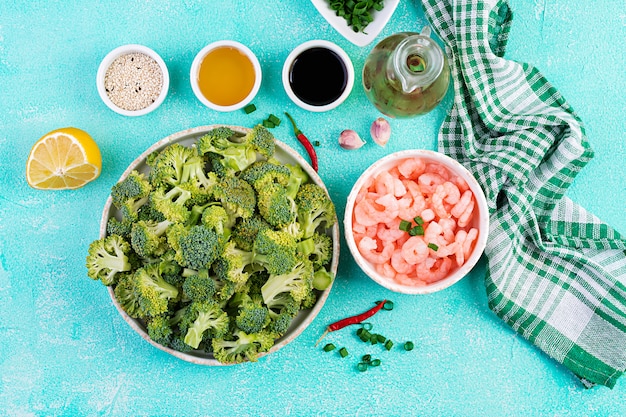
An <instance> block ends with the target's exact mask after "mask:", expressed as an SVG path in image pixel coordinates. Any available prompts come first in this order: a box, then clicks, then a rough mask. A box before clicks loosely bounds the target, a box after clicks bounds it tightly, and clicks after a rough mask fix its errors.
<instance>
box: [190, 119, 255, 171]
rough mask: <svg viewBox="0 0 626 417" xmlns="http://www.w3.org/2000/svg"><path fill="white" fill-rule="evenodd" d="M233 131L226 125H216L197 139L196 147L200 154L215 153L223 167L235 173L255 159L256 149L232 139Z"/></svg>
mask: <svg viewBox="0 0 626 417" xmlns="http://www.w3.org/2000/svg"><path fill="white" fill-rule="evenodd" d="M234 136H235V132H234V131H233V130H231V129H229V128H227V127H218V128H216V129H213V130H211V131H209V132H207V133H206V134H205V135H204V136H202V137H201V138H200V139H198V142H197V148H198V152H199V153H200V154H201V155H204V154H207V153H213V154H217V155H219V157H220V163H221V164H222V165H223V167H224V168H225V169H226V170H228V171H230V172H231V173H233V174H235V173H238V172H240V171H242V170H244V169H246V168H247V167H248V166H249V165H250V164H252V163H253V162H254V161H256V159H257V155H256V149H255V148H254V147H252V146H250V145H249V144H248V143H246V142H236V141H234V140H232V139H233V138H234Z"/></svg>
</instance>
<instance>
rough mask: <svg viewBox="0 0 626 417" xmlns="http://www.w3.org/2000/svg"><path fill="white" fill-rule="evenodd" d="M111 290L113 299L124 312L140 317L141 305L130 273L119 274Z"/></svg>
mask: <svg viewBox="0 0 626 417" xmlns="http://www.w3.org/2000/svg"><path fill="white" fill-rule="evenodd" d="M113 292H114V294H115V299H116V300H117V302H118V303H119V305H120V307H122V310H124V311H125V312H126V314H128V315H129V316H130V317H132V318H135V319H136V318H140V317H141V315H142V311H141V305H140V304H139V296H138V294H137V293H136V292H135V284H134V280H133V274H132V273H122V274H120V275H119V278H118V282H117V285H115V288H114V289H113Z"/></svg>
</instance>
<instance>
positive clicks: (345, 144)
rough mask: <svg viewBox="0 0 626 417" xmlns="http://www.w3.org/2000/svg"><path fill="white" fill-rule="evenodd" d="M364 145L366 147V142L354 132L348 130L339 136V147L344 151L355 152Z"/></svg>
mask: <svg viewBox="0 0 626 417" xmlns="http://www.w3.org/2000/svg"><path fill="white" fill-rule="evenodd" d="M363 145H365V141H364V140H363V139H361V137H360V136H359V134H358V133H356V132H355V131H354V130H351V129H346V130H344V131H342V132H341V134H340V135H339V146H341V147H342V148H343V149H348V150H354V149H359V148H360V147H361V146H363Z"/></svg>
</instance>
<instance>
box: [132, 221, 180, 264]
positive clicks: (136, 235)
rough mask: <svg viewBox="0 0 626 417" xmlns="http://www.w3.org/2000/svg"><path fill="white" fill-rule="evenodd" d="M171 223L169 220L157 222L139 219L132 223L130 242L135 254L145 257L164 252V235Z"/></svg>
mask: <svg viewBox="0 0 626 417" xmlns="http://www.w3.org/2000/svg"><path fill="white" fill-rule="evenodd" d="M171 224H172V222H170V221H169V220H163V221H162V222H159V223H157V222H154V221H150V220H148V221H146V220H139V221H138V222H137V223H134V224H133V226H132V229H131V232H130V244H131V246H132V247H133V249H134V250H135V252H136V253H137V255H139V256H141V257H143V258H147V257H150V256H160V255H162V254H163V253H165V251H166V249H167V248H166V241H165V236H164V235H165V231H166V230H167V228H168V227H169V226H170V225H171Z"/></svg>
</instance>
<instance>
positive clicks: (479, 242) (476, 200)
mask: <svg viewBox="0 0 626 417" xmlns="http://www.w3.org/2000/svg"><path fill="white" fill-rule="evenodd" d="M344 230H345V238H346V243H347V244H348V248H349V249H350V252H351V253H352V256H353V257H354V260H355V261H356V263H357V264H358V265H359V267H360V268H361V269H362V270H363V271H364V272H365V274H367V275H368V276H369V277H370V278H372V279H373V280H374V281H376V282H377V283H378V284H380V285H382V286H383V287H385V288H387V289H389V290H392V291H395V292H399V293H404V294H428V293H433V292H435V291H439V290H442V289H444V288H447V287H449V286H451V285H452V284H454V283H456V282H458V281H459V280H460V279H462V278H463V277H465V276H466V275H467V274H468V273H469V272H470V271H471V270H472V268H473V267H474V266H475V265H476V263H477V262H478V260H479V259H480V257H481V256H482V253H483V251H484V249H485V245H486V243H487V235H488V231H489V214H488V209H487V201H486V198H485V194H484V192H483V190H482V188H481V187H480V185H479V184H478V182H477V181H476V179H475V178H474V177H473V176H472V174H471V173H470V172H469V171H468V170H467V169H466V168H465V167H463V166H462V165H461V164H460V163H459V162H457V161H455V160H454V159H452V158H450V157H448V156H446V155H444V154H442V153H438V152H434V151H428V150H406V151H400V152H396V153H393V154H390V155H388V156H386V157H384V158H381V159H380V160H378V161H376V162H375V163H374V164H373V165H371V166H370V167H369V168H368V169H367V170H365V172H363V174H362V175H361V176H360V177H359V179H358V180H357V181H356V183H355V184H354V186H353V188H352V191H351V192H350V194H349V195H348V200H347V204H346V211H345V217H344Z"/></svg>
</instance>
